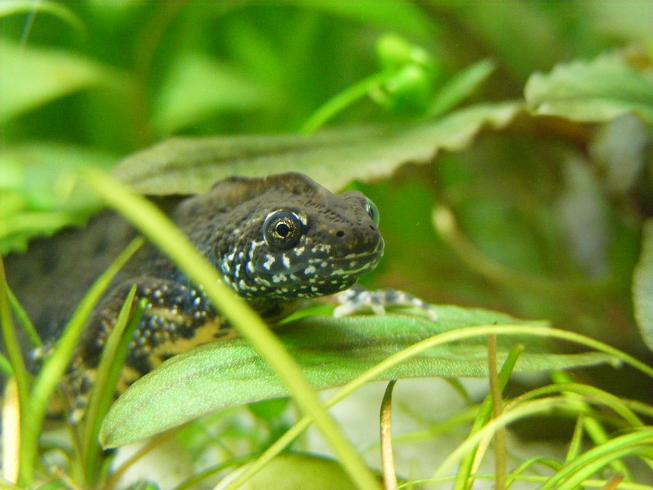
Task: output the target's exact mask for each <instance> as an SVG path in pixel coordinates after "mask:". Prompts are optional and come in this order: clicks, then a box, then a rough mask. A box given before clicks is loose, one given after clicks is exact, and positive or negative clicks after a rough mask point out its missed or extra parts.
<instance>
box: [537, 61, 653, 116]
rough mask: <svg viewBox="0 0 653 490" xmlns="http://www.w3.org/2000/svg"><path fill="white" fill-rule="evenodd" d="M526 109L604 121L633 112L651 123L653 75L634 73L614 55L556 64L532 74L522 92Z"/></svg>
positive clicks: (552, 114)
mask: <svg viewBox="0 0 653 490" xmlns="http://www.w3.org/2000/svg"><path fill="white" fill-rule="evenodd" d="M525 97H526V102H527V104H528V108H529V109H530V110H531V112H533V114H537V115H548V116H559V117H564V118H568V119H572V120H574V121H586V122H605V121H609V120H610V119H613V118H615V117H617V116H620V115H621V114H624V113H626V112H634V113H635V114H637V115H639V116H640V117H642V118H643V119H644V120H645V121H647V122H649V123H653V74H651V73H645V72H640V71H637V70H635V69H634V68H632V67H630V66H629V65H628V64H627V63H626V62H625V61H624V60H623V59H621V58H619V57H618V56H607V55H606V56H601V57H599V58H596V59H595V60H593V61H574V62H571V63H567V64H560V65H557V66H556V67H555V68H554V69H553V70H552V71H551V72H549V73H544V74H543V73H535V74H533V75H531V77H530V78H529V80H528V82H527V84H526V89H525Z"/></svg>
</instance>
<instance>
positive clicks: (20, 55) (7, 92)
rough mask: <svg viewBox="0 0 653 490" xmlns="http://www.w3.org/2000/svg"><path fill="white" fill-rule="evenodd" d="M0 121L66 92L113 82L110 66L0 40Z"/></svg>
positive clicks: (34, 107) (70, 54) (4, 120)
mask: <svg viewBox="0 0 653 490" xmlns="http://www.w3.org/2000/svg"><path fill="white" fill-rule="evenodd" d="M0 60H2V69H1V70H0V94H2V103H1V104H0V123H4V122H7V121H9V120H10V119H13V118H15V117H17V116H19V115H22V114H24V113H26V112H29V111H31V110H33V109H36V108H37V107H40V106H42V105H44V104H47V103H48V102H50V101H52V100H54V99H57V98H59V97H63V96H65V95H68V94H71V93H73V92H77V91H79V90H83V89H86V88H89V87H92V86H97V85H100V84H108V83H115V81H116V77H117V75H116V73H115V72H114V71H112V70H111V69H109V68H107V67H105V66H103V65H101V64H99V63H97V62H95V61H93V60H90V59H88V58H85V57H83V56H81V55H78V54H74V53H71V52H69V51H60V50H55V49H49V48H47V49H46V48H35V47H33V46H30V45H28V46H19V45H17V44H15V43H13V42H10V41H7V40H0Z"/></svg>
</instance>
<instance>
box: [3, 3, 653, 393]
mask: <svg viewBox="0 0 653 490" xmlns="http://www.w3.org/2000/svg"><path fill="white" fill-rule="evenodd" d="M0 23H1V24H0V138H1V140H0V143H1V144H0V200H1V204H0V252H2V253H8V252H9V251H13V250H21V249H24V248H25V247H26V246H27V243H28V240H29V239H31V238H33V237H35V236H37V235H42V234H50V233H53V232H55V231H56V230H58V229H60V228H61V227H63V226H65V225H70V224H81V223H83V222H84V220H85V219H87V218H88V217H89V216H90V215H91V214H92V213H94V212H95V211H97V209H98V207H99V203H98V201H97V200H96V199H95V198H94V197H93V196H92V195H91V194H90V193H88V191H86V190H84V189H83V188H81V187H80V186H79V183H78V181H77V177H76V171H77V170H78V169H79V168H80V167H82V166H85V165H94V166H100V167H103V168H110V167H113V166H114V165H115V164H116V163H118V162H119V161H120V160H122V159H123V158H125V157H127V156H129V155H131V154H132V153H134V152H137V151H139V150H142V149H144V148H148V147H149V146H151V145H153V144H155V143H158V142H159V141H162V140H164V139H166V138H168V137H171V136H178V135H183V136H189V137H191V136H192V137H195V136H215V135H226V136H231V135H256V134H260V133H266V134H285V135H289V136H288V137H294V136H293V135H298V134H299V133H300V132H301V131H303V132H305V133H310V132H312V131H313V130H315V129H317V128H318V127H320V126H321V125H324V124H326V125H328V126H331V127H334V128H336V127H337V128H343V127H344V128H347V127H349V126H354V127H357V128H358V127H359V126H365V128H363V129H362V130H363V131H366V130H367V129H368V128H367V126H373V128H372V129H373V130H374V131H376V130H378V128H379V127H382V128H385V127H386V126H390V127H392V128H393V130H395V129H397V128H399V129H398V131H399V132H400V133H399V134H400V135H405V134H408V133H404V132H403V131H404V130H405V129H406V128H408V129H410V130H413V129H415V128H417V130H416V132H413V133H410V134H423V135H428V134H430V133H427V132H424V133H419V131H420V130H421V129H423V128H424V127H431V126H428V125H433V126H432V127H435V128H436V129H437V128H438V126H437V125H438V124H439V123H443V124H444V122H445V121H447V117H453V118H455V117H459V116H460V114H461V113H462V111H464V110H466V109H470V108H472V109H473V108H475V107H478V106H477V103H483V104H489V107H496V105H494V103H497V102H501V103H503V102H505V101H514V102H515V104H517V105H516V106H515V107H520V108H521V111H520V113H519V114H518V115H516V116H515V117H514V118H513V116H514V114H513V113H511V114H510V117H506V118H504V121H503V122H502V123H501V124H495V129H497V131H494V132H483V133H482V134H480V136H479V137H478V138H476V139H475V140H474V136H476V133H477V131H476V130H477V129H478V127H474V128H473V130H472V129H470V128H472V126H471V122H469V124H467V125H465V126H463V127H461V130H460V131H453V130H450V131H449V132H446V133H445V136H446V137H445V138H443V139H440V140H437V141H436V140H435V138H433V139H429V137H428V136H423V137H422V138H421V139H419V140H414V141H415V144H412V141H411V140H407V139H402V138H403V136H401V137H397V138H398V139H397V144H396V145H394V140H392V141H391V143H392V144H388V142H387V141H385V144H386V146H382V145H383V143H384V141H383V137H378V136H376V138H377V139H376V140H366V141H365V143H364V144H359V143H357V144H355V145H349V146H348V144H347V141H348V140H346V138H345V139H344V140H338V138H339V136H336V137H335V138H336V140H335V141H336V142H335V143H334V145H333V146H334V147H336V148H337V149H338V151H340V152H341V153H337V154H336V153H335V151H334V152H331V153H328V148H329V145H327V144H324V145H323V146H325V147H326V148H327V150H324V151H327V153H326V154H325V155H324V157H323V158H324V160H319V158H320V155H321V153H320V152H322V151H323V150H322V149H320V151H316V152H314V153H309V157H310V158H311V160H310V161H305V162H304V161H302V158H305V157H306V155H305V154H303V153H297V152H294V150H292V149H291V150H290V151H289V155H290V156H289V161H290V163H288V164H287V165H288V167H289V168H293V169H295V170H305V171H309V170H310V169H315V168H318V169H319V168H321V169H322V171H324V172H326V173H330V174H333V175H335V176H336V177H340V178H341V179H344V180H347V181H348V180H351V177H352V176H353V177H355V178H356V179H357V182H353V183H350V184H349V185H350V186H354V187H357V188H360V189H361V190H363V191H364V192H365V193H366V194H368V195H369V196H370V197H371V198H372V199H373V200H374V201H375V202H376V203H377V205H378V207H379V209H380V211H381V216H382V221H381V227H382V232H383V234H384V237H385V239H386V243H387V252H386V258H385V260H384V262H383V264H382V265H381V267H380V268H379V269H378V270H377V271H376V272H375V273H374V274H372V275H371V277H369V278H367V279H366V281H367V283H368V285H372V286H393V287H398V288H402V289H406V290H409V291H411V292H413V293H415V294H418V295H420V296H422V297H423V298H425V299H428V300H431V301H434V302H440V303H456V304H462V305H474V306H485V307H491V308H495V309H499V310H502V311H506V312H509V313H513V314H516V315H519V316H526V317H531V318H546V319H550V320H552V321H553V322H554V323H555V324H557V325H562V326H565V327H567V328H569V329H572V330H577V331H581V332H583V333H586V334H588V335H591V336H593V337H598V338H601V339H603V340H606V341H607V342H609V343H611V344H613V345H616V346H618V347H622V348H624V349H626V350H628V351H631V352H634V353H636V354H637V355H640V356H648V357H647V359H649V360H650V359H651V357H650V351H648V349H647V348H646V346H645V343H644V342H643V341H642V337H641V336H640V332H639V331H638V329H637V323H636V320H635V312H637V315H636V316H637V319H638V320H639V321H640V325H639V326H640V327H641V329H642V331H643V332H645V335H646V339H647V340H648V342H649V344H650V332H651V329H652V328H653V325H651V318H653V313H651V310H652V308H653V306H651V305H652V304H653V303H652V302H651V300H650V290H651V286H650V285H651V284H652V283H653V273H652V272H651V271H652V270H653V266H652V265H651V261H652V260H653V258H652V256H651V253H650V250H651V248H650V247H651V245H650V241H651V233H650V229H651V228H650V226H651V225H650V217H651V214H653V157H652V152H651V148H652V144H651V141H652V131H651V125H652V124H653V29H651V26H653V2H648V1H637V0H630V1H622V2H616V1H614V2H609V1H605V2H604V1H593V0H570V1H564V2H563V1H528V2H527V1H518V0H505V1H502V2H467V1H463V0H459V1H456V0H423V1H420V2H412V1H408V0H394V1H391V0H361V1H357V2H347V1H344V0H343V1H329V0H323V1H319V0H293V1H289V2H253V1H252V2H250V1H247V0H242V1H236V0H233V1H221V2H218V1H216V2H205V1H184V0H174V1H173V0H170V1H161V2H155V1H149V2H148V1H127V0H125V1H121V2H114V1H111V0H84V1H81V0H80V1H75V2H63V1H62V2H46V1H44V2H29V1H18V0H4V2H2V3H0ZM459 106H465V107H464V108H463V109H458V107H459ZM449 120H451V119H449ZM461 120H462V121H463V122H464V121H466V120H465V119H464V118H463V119H461ZM486 120H487V119H483V121H486ZM483 121H481V122H483ZM474 124H477V126H478V125H479V124H480V123H479V122H478V121H475V122H474ZM337 131H344V132H343V133H337ZM337 131H336V132H335V133H333V134H344V135H347V134H349V137H351V134H352V133H347V131H349V130H348V129H344V130H342V129H338V130H337ZM356 131H358V129H357V130H356ZM461 133H465V134H466V135H467V137H466V138H463V139H462V140H461V141H458V142H457V143H456V144H452V143H451V142H450V138H452V137H454V136H456V135H459V134H461ZM327 134H328V133H327ZM356 134H365V133H364V132H363V133H356ZM438 134H439V133H438ZM322 137H323V136H322V135H319V134H318V136H317V139H310V140H307V141H309V143H307V145H310V144H313V143H310V142H315V141H320V140H319V138H322ZM328 137H329V136H327V137H326V138H328ZM297 138H298V139H295V140H293V141H294V142H295V143H293V144H296V142H297V141H302V140H301V139H300V138H303V136H301V137H300V136H297ZM201 141H207V140H201ZM239 141H241V140H239ZM254 141H256V142H259V141H260V140H256V139H251V140H250V139H243V140H242V142H243V147H242V148H243V149H242V150H240V152H241V153H240V154H239V150H238V148H236V150H235V157H234V160H237V159H238V158H240V157H242V156H243V154H247V152H248V151H249V152H250V153H255V155H256V156H258V155H259V154H260V153H263V154H264V153H265V152H266V151H268V152H269V153H270V154H271V158H273V157H274V152H273V151H272V149H274V148H276V147H275V146H274V145H275V144H274V143H270V146H265V144H264V145H263V146H258V147H256V152H259V153H256V152H254V150H252V148H254V147H255V146H254V143H253V142H254ZM274 141H277V142H278V140H274ZM338 141H340V143H338ZM343 141H345V143H343ZM407 141H408V143H410V144H406V142H407ZM229 142H230V144H232V143H233V140H229ZM198 144H199V143H198ZM211 144H213V143H211ZM256 144H259V143H256ZM266 144H268V143H266ZM276 144H278V143H276ZM215 145H217V146H216V147H215V148H219V149H220V151H224V147H225V145H224V142H222V143H215ZM220 145H222V146H220ZM248 145H252V146H248ZM365 145H367V146H365ZM291 146H292V145H291ZM158 148H159V149H160V148H165V147H158ZM194 148H195V150H196V149H197V147H194ZM230 148H231V147H230ZM343 148H344V150H343ZM348 148H355V151H356V153H355V157H356V158H354V157H353V153H352V150H350V149H348ZM396 148H399V150H397V152H396V153H393V149H396ZM416 148H418V149H419V151H417V150H416ZM361 149H362V150H364V152H367V153H366V154H369V155H373V156H374V158H375V159H377V158H378V159H379V160H380V159H382V157H381V156H377V154H375V153H374V152H375V151H376V152H378V153H379V154H382V155H386V157H387V158H389V159H390V160H391V161H390V163H389V164H388V165H386V167H384V169H385V170H384V172H381V174H379V172H375V161H376V160H374V159H372V158H370V159H368V161H366V162H365V165H366V166H365V167H364V169H363V170H360V169H361V168H363V166H362V163H360V162H363V161H364V159H362V157H361V154H362V153H361ZM410 149H412V150H413V152H412V153H411V151H409V150H410ZM195 150H192V149H191V150H188V151H189V153H188V156H189V157H188V159H189V160H191V159H192V158H191V157H193V151H195ZM438 150H439V152H438ZM348 151H349V153H348ZM293 152H294V153H293ZM436 153H437V155H436ZM139 155H142V156H143V157H142V158H141V157H138V158H140V160H138V162H140V165H141V167H140V169H141V170H142V168H143V166H145V168H146V169H149V171H150V173H152V172H154V173H155V174H156V175H157V176H158V173H161V176H162V180H161V182H164V183H165V179H166V178H168V181H169V182H170V181H173V180H176V181H177V183H179V186H180V187H181V188H184V189H189V188H190V189H195V188H196V186H197V185H199V184H196V182H202V177H203V176H202V175H200V174H198V172H197V171H195V172H194V170H193V165H192V162H191V164H189V166H188V171H187V172H188V173H187V177H186V180H184V177H183V174H182V175H181V176H180V175H176V174H175V175H172V176H171V174H166V170H165V168H160V167H157V166H156V165H157V162H156V161H153V160H148V159H147V158H145V156H146V155H148V154H147V153H143V154H139ZM388 155H389V156H388ZM432 155H435V158H430V157H431V156H432ZM293 156H294V159H293ZM336 157H337V158H336ZM177 158H179V159H182V160H183V155H182V156H181V157H179V156H177ZM329 159H330V160H329ZM350 159H351V160H350ZM393 159H394V160H393ZM244 160H245V163H248V162H250V161H249V160H247V159H246V158H244ZM252 160H256V158H252ZM322 161H329V162H330V165H331V163H332V162H336V164H335V167H331V166H327V165H320V162H322ZM338 161H340V166H338V164H337V162H338ZM350 162H356V164H357V165H359V164H360V166H358V167H356V169H358V170H360V172H358V173H356V172H355V171H352V172H350V173H347V174H342V175H341V173H342V172H343V171H344V170H343V169H347V166H348V165H349V166H351V163H350ZM407 162H409V163H414V164H408V165H401V166H400V164H404V163H407ZM250 163H251V162H250ZM356 169H355V170H356ZM388 169H390V170H388ZM123 170H124V165H123ZM223 170H224V169H223ZM221 171H222V170H221ZM389 171H394V175H393V177H392V178H391V179H388V178H384V179H383V180H382V181H379V180H380V179H379V175H381V176H383V177H387V174H388V173H389ZM193 179H195V180H193ZM136 183H138V182H136ZM184 184H188V185H187V186H186V187H184ZM204 184H208V182H206V181H205V182H204ZM157 185H158V188H157V193H159V194H167V193H170V192H172V191H170V190H169V189H168V188H167V187H165V185H164V184H157ZM149 190H150V191H151V189H149ZM645 223H648V224H647V225H645ZM645 226H646V229H647V230H649V232H647V234H646V237H645V238H646V240H647V241H648V242H647V244H646V246H645V247H644V249H645V250H646V251H647V253H644V254H642V256H641V258H640V248H641V245H640V237H641V233H642V229H643V228H644V227H645ZM638 261H639V265H638V266H637V271H638V272H637V284H636V290H635V295H634V296H631V288H632V286H633V273H634V270H635V267H636V264H637V263H638ZM612 377H614V373H613V374H612ZM601 382H602V383H604V385H605V386H607V387H611V388H612V389H614V392H615V393H617V394H622V395H624V396H627V397H636V396H639V395H642V396H649V397H650V393H651V389H650V381H647V382H644V381H642V380H641V378H638V377H636V376H623V374H619V377H618V378H614V379H613V378H611V376H610V375H608V374H606V375H605V376H604V377H603V379H602V380H601ZM647 383H648V384H647Z"/></svg>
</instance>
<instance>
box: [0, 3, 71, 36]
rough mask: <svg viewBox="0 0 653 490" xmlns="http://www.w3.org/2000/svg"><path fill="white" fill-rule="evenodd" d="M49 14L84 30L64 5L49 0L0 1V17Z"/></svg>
mask: <svg viewBox="0 0 653 490" xmlns="http://www.w3.org/2000/svg"><path fill="white" fill-rule="evenodd" d="M32 13H33V14H50V15H52V16H54V17H57V18H59V19H61V20H62V21H64V22H66V23H67V24H68V25H70V26H71V27H73V28H75V29H77V30H78V31H81V32H83V31H84V23H83V22H82V21H81V19H80V18H79V17H77V15H75V13H74V12H73V11H72V10H70V9H68V8H66V7H65V6H64V5H62V4H59V3H55V2H49V1H47V0H46V1H43V0H40V1H34V0H3V1H2V2H0V18H1V17H8V16H10V15H20V14H32Z"/></svg>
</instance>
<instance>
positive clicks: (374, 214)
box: [365, 199, 380, 225]
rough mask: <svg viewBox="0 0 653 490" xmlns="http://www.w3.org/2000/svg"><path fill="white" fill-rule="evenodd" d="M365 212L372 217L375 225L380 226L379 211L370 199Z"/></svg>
mask: <svg viewBox="0 0 653 490" xmlns="http://www.w3.org/2000/svg"><path fill="white" fill-rule="evenodd" d="M365 211H367V214H369V215H370V218H372V221H374V224H375V225H378V224H379V219H380V216H379V209H378V208H377V207H376V204H374V203H373V202H372V201H370V200H369V199H368V200H367V202H366V203H365Z"/></svg>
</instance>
